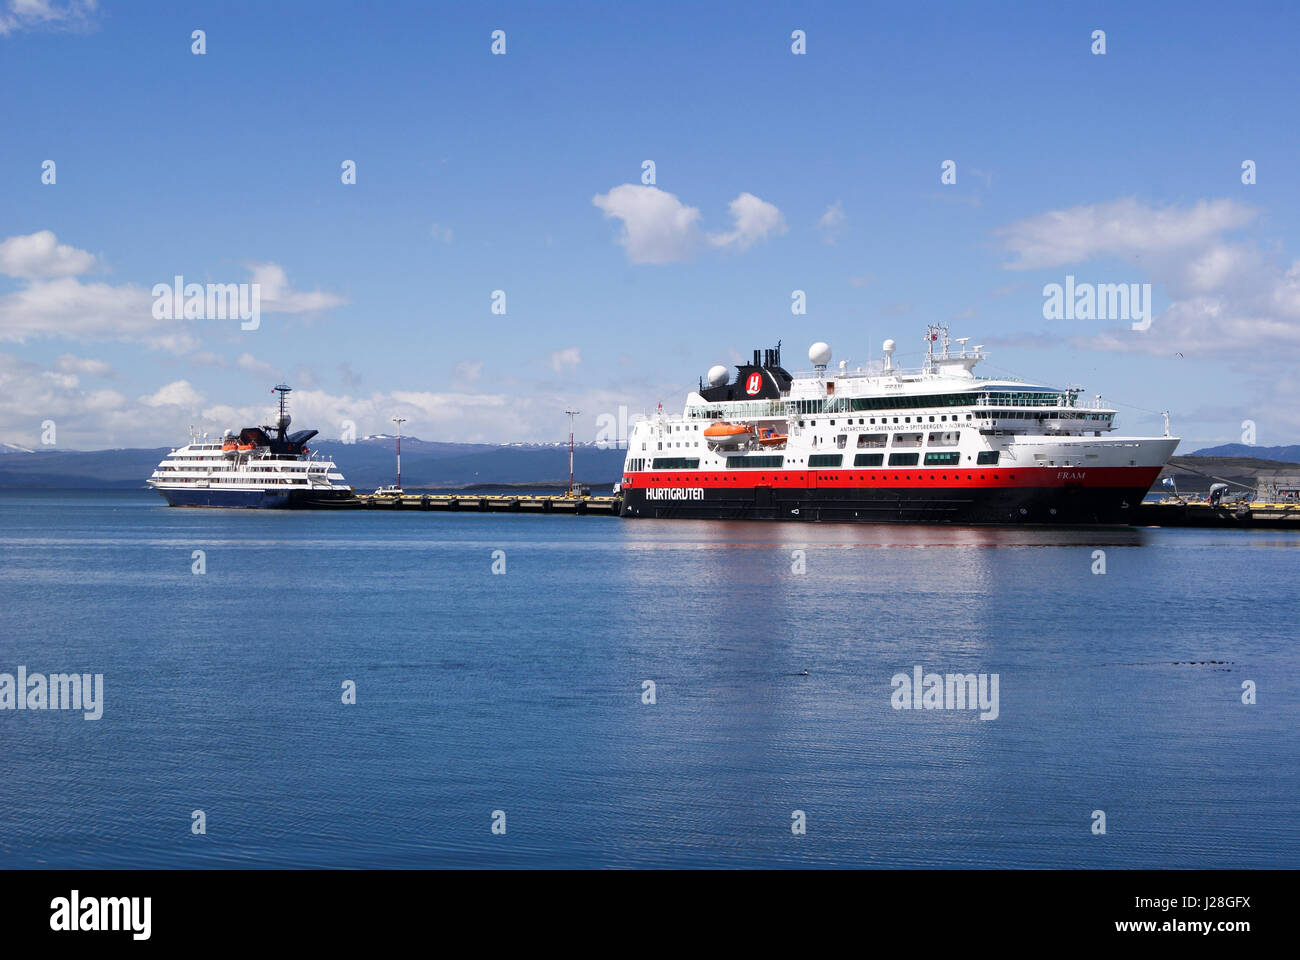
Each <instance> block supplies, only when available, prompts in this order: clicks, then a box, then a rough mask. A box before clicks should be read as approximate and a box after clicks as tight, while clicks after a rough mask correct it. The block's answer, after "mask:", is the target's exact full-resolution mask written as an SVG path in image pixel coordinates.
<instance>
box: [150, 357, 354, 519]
mask: <svg viewBox="0 0 1300 960" xmlns="http://www.w3.org/2000/svg"><path fill="white" fill-rule="evenodd" d="M290 390H291V388H290V387H288V386H286V385H284V384H283V383H282V384H279V385H277V386H276V387H274V388H272V391H271V392H272V393H279V394H280V399H279V403H280V415H279V417H278V418H277V419H276V423H275V426H261V427H244V428H243V429H242V430H240V431H239V432H238V433H236V432H235V431H234V430H227V431H226V433H225V435H224V436H223V437H222V439H221V441H220V442H215V443H214V442H209V441H208V440H207V439H206V438H202V439H194V438H192V439H191V442H190V443H188V444H186V445H185V446H183V447H181V448H179V449H177V450H173V451H172V452H171V453H169V454H168V455H167V456H166V457H164V458H163V461H162V463H160V464H158V467H157V469H155V470H154V472H153V475H152V476H150V478H149V481H148V482H149V485H150V486H151V487H153V488H154V489H155V490H157V491H158V492H159V493H160V494H162V496H163V498H164V499H165V500H166V501H167V503H168V504H169V505H171V506H173V507H273V508H286V507H317V506H322V505H327V504H329V503H333V502H338V501H341V500H350V499H351V498H352V496H353V491H352V488H351V487H350V486H348V484H347V483H346V482H345V481H344V479H343V475H342V474H341V473H339V469H338V467H336V466H335V465H334V461H333V460H330V459H323V458H319V457H317V456H316V455H315V454H313V453H312V452H311V451H310V450H309V449H308V448H307V441H308V440H310V439H311V438H312V437H314V436H316V434H317V432H318V431H316V430H299V431H297V432H295V433H289V432H288V431H289V423H290V417H289V407H288V397H289V393H290Z"/></svg>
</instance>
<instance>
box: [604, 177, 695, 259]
mask: <svg viewBox="0 0 1300 960" xmlns="http://www.w3.org/2000/svg"><path fill="white" fill-rule="evenodd" d="M591 202H592V203H593V204H595V205H596V206H597V207H599V208H600V209H601V210H603V211H604V213H605V216H606V217H607V218H608V217H616V218H618V219H619V220H622V221H623V230H622V232H621V233H620V235H619V238H618V242H619V243H621V244H622V245H623V246H624V247H625V248H626V249H627V258H628V259H629V260H630V261H632V262H633V263H653V264H662V263H675V262H677V261H681V260H687V259H689V258H690V257H691V255H692V254H693V253H694V252H695V249H696V247H697V246H698V245H699V240H700V237H699V227H698V226H697V223H698V221H699V219H700V211H699V210H697V209H696V208H695V207H688V206H686V205H685V204H684V203H682V202H681V201H680V200H678V199H677V198H676V197H675V196H673V195H672V194H671V193H665V192H664V191H663V190H660V189H659V188H658V187H647V186H641V185H638V184H634V183H625V184H622V185H621V186H617V187H614V188H613V189H612V190H610V191H609V192H608V193H605V194H597V195H596V196H594V197H592V198H591Z"/></svg>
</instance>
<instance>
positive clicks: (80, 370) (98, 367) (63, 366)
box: [54, 353, 113, 377]
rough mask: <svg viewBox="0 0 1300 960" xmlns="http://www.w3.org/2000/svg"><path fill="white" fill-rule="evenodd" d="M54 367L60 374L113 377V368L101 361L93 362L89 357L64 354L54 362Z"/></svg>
mask: <svg viewBox="0 0 1300 960" xmlns="http://www.w3.org/2000/svg"><path fill="white" fill-rule="evenodd" d="M54 367H55V369H56V370H59V371H60V372H62V373H71V374H80V375H81V376H86V377H109V376H112V375H113V368H112V366H110V365H109V364H108V363H107V362H105V361H103V360H95V359H92V358H90V357H77V356H74V355H72V354H71V353H65V354H63V355H62V356H60V357H59V359H57V360H56V361H54Z"/></svg>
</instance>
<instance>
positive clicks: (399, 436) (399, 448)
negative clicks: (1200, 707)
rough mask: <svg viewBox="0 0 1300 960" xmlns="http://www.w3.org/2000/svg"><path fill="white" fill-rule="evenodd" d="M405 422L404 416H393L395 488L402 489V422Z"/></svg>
mask: <svg viewBox="0 0 1300 960" xmlns="http://www.w3.org/2000/svg"><path fill="white" fill-rule="evenodd" d="M405 422H406V418H405V417H393V423H395V424H397V489H398V490H401V489H402V424H404V423H405Z"/></svg>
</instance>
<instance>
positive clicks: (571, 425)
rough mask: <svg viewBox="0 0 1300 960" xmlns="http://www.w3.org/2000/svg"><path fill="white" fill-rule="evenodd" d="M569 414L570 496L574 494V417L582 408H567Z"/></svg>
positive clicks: (566, 411)
mask: <svg viewBox="0 0 1300 960" xmlns="http://www.w3.org/2000/svg"><path fill="white" fill-rule="evenodd" d="M564 412H565V413H567V414H568V415H569V496H573V418H574V417H576V416H577V415H578V414H580V413H582V411H581V410H565V411H564Z"/></svg>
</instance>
